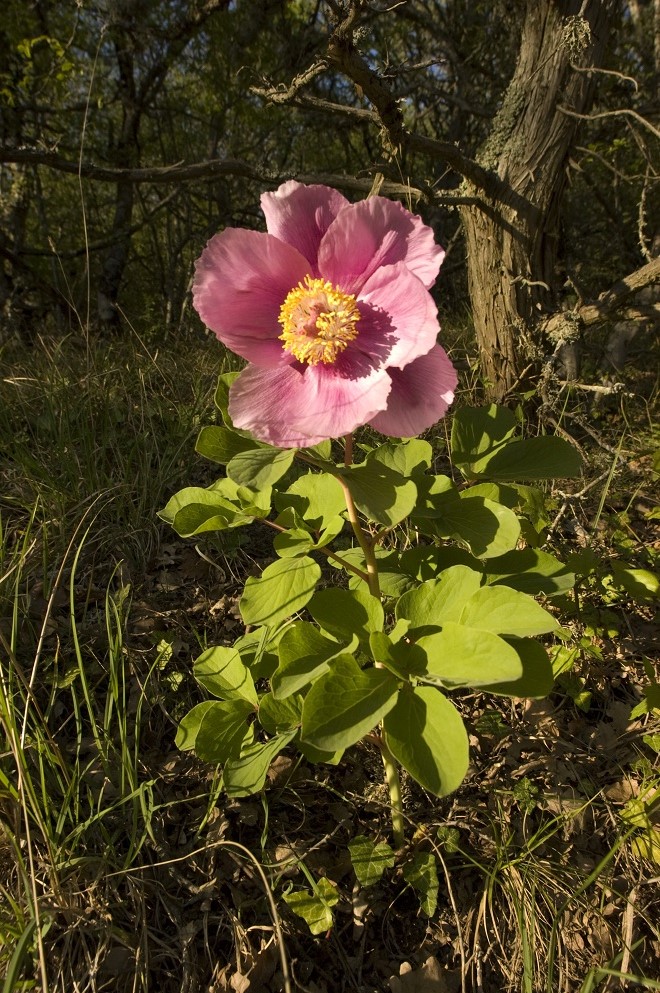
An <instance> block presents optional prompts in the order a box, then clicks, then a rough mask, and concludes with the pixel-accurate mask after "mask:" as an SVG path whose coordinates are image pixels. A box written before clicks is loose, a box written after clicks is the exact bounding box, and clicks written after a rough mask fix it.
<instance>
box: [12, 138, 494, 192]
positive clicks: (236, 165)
mask: <svg viewBox="0 0 660 993" xmlns="http://www.w3.org/2000/svg"><path fill="white" fill-rule="evenodd" d="M10 163H12V164H24V165H33V166H38V165H43V166H46V167H47V168H49V169H54V170H55V171H56V172H64V173H68V174H69V175H72V176H80V177H82V178H83V179H89V180H92V181H96V182H101V183H136V184H137V183H154V184H156V183H158V184H160V183H187V182H192V181H193V180H200V179H214V178H216V177H218V176H238V177H240V178H243V179H251V180H253V181H254V182H257V183H261V184H265V185H268V186H279V184H280V183H282V182H284V181H285V180H287V179H292V178H293V179H297V180H298V182H300V183H321V184H323V185H324V186H334V187H337V188H338V189H341V190H347V191H349V192H353V193H362V194H367V193H369V191H370V190H371V187H372V183H373V178H372V177H370V176H366V177H364V178H362V177H359V176H346V175H341V174H339V173H294V174H293V175H292V174H291V173H289V172H287V173H274V172H273V171H272V170H269V169H266V168H259V167H257V166H252V165H250V164H249V163H247V162H244V161H243V160H242V159H207V160H206V161H204V162H193V163H190V164H185V163H183V162H177V163H174V164H172V165H168V166H149V167H145V168H140V169H121V168H115V167H110V166H95V165H91V164H89V163H85V162H82V163H78V162H74V161H72V160H71V159H65V158H62V157H61V156H59V155H57V153H55V152H43V151H39V150H38V149H35V148H0V166H1V165H2V164H10ZM375 171H378V167H376V166H374V172H375ZM381 192H382V193H383V195H384V196H390V197H401V198H406V199H407V198H411V199H412V200H415V201H417V200H424V199H425V200H429V201H432V202H433V203H434V204H436V205H438V206H441V205H446V206H459V205H461V204H472V205H475V206H481V202H480V201H479V200H478V199H477V198H476V197H473V196H462V195H460V194H454V193H452V192H448V193H445V194H435V193H433V192H432V191H429V190H422V189H420V188H418V187H416V186H411V185H409V184H407V183H397V182H393V181H390V180H386V181H385V182H384V183H383V185H382V188H381Z"/></svg>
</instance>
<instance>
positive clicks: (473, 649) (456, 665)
mask: <svg viewBox="0 0 660 993" xmlns="http://www.w3.org/2000/svg"><path fill="white" fill-rule="evenodd" d="M417 647H418V648H421V649H422V650H423V651H424V652H425V653H426V658H427V662H428V673H429V674H430V675H432V676H435V677H436V678H437V679H439V680H441V681H442V682H443V683H449V684H452V685H455V686H483V685H485V684H487V683H504V682H510V681H511V680H512V679H519V678H520V677H521V676H522V671H523V669H522V664H521V661H520V658H519V656H518V654H517V653H516V651H515V650H514V649H513V648H512V647H511V645H509V644H508V642H506V641H504V640H503V639H502V638H499V637H498V636H497V635H496V634H492V633H491V632H489V631H477V630H476V629H475V628H470V627H465V626H464V625H463V624H456V623H454V622H453V621H445V622H443V625H442V631H437V632H435V633H434V634H428V635H424V636H423V637H421V638H419V639H417Z"/></svg>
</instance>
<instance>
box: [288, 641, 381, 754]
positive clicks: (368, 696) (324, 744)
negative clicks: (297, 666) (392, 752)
mask: <svg viewBox="0 0 660 993" xmlns="http://www.w3.org/2000/svg"><path fill="white" fill-rule="evenodd" d="M397 685H398V684H397V680H396V679H395V678H394V676H393V675H392V674H391V673H390V672H388V671H387V670H386V669H376V668H369V669H360V666H359V665H358V664H357V662H356V661H355V659H354V658H352V657H351V656H350V655H340V656H339V657H338V658H336V659H334V660H333V663H332V666H331V668H330V670H329V672H326V673H325V674H324V675H323V676H321V677H320V678H319V679H317V681H316V682H315V683H314V685H313V686H312V688H311V689H310V691H309V693H308V694H307V696H306V697H305V702H304V704H303V722H302V733H301V738H302V739H303V740H304V741H309V742H310V743H311V744H312V745H315V746H316V747H317V748H321V749H323V750H324V751H329V752H331V751H336V750H337V749H340V748H349V747H350V746H351V745H354V744H355V742H356V741H359V740H360V738H362V737H363V736H364V735H365V734H368V733H369V731H373V729H374V728H375V727H376V725H377V724H378V722H379V721H380V720H382V718H383V716H384V714H386V713H387V712H388V711H389V710H390V709H391V708H392V707H393V706H394V704H395V703H396V695H397Z"/></svg>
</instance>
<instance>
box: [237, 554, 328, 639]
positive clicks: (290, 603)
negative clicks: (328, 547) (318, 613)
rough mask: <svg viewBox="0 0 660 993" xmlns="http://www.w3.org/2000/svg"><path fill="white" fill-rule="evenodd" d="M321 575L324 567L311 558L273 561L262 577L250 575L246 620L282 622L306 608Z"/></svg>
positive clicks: (243, 602)
mask: <svg viewBox="0 0 660 993" xmlns="http://www.w3.org/2000/svg"><path fill="white" fill-rule="evenodd" d="M320 578H321V568H320V566H319V565H318V564H317V563H316V562H314V560H313V559H310V558H308V557H304V558H300V559H279V560H278V561H277V562H273V563H272V565H269V566H267V568H265V569H264V571H263V572H262V574H261V576H259V577H254V576H250V577H249V578H248V580H247V582H246V584H245V589H244V591H243V596H242V597H241V602H240V610H241V617H242V618H243V621H244V622H245V623H246V624H268V625H269V626H271V627H273V626H274V625H276V624H279V623H280V621H283V620H285V619H286V618H287V617H290V616H291V615H292V614H295V613H297V612H298V611H299V610H302V608H303V607H304V606H305V604H306V603H307V601H308V600H309V599H310V598H311V597H312V595H313V594H314V589H315V587H316V584H317V583H318V581H319V579H320Z"/></svg>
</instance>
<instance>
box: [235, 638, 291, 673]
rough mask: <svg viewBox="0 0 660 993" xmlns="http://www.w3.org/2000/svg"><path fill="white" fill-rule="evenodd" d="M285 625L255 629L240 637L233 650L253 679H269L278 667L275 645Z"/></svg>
mask: <svg viewBox="0 0 660 993" xmlns="http://www.w3.org/2000/svg"><path fill="white" fill-rule="evenodd" d="M285 628H286V625H283V626H282V627H280V628H279V629H278V628H275V629H273V628H269V627H267V626H266V627H256V628H253V630H252V631H249V632H248V633H247V634H243V635H241V637H240V638H238V639H237V640H236V641H235V642H234V648H235V649H236V651H237V652H239V653H240V656H241V659H242V660H243V662H244V663H245V665H246V666H247V667H248V668H249V670H250V672H251V673H252V678H253V679H255V680H256V679H270V676H271V674H272V673H273V672H274V671H275V669H276V668H277V665H278V659H277V655H276V654H275V652H276V650H277V643H278V641H279V638H280V636H281V633H282V631H283V630H285Z"/></svg>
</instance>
